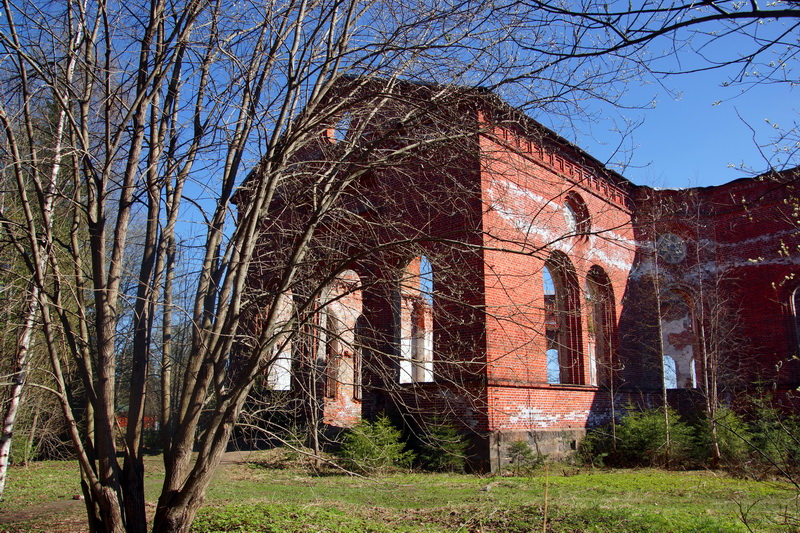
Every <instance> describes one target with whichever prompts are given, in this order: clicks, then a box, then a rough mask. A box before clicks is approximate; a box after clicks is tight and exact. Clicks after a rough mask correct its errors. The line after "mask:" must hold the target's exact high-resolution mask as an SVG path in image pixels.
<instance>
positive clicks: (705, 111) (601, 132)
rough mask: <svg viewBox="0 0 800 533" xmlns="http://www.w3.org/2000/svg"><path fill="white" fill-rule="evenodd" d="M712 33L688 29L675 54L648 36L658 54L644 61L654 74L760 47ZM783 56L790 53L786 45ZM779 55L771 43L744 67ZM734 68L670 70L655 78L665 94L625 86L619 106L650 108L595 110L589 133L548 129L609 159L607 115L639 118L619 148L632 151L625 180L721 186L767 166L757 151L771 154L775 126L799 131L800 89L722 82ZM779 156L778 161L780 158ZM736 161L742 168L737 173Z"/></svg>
mask: <svg viewBox="0 0 800 533" xmlns="http://www.w3.org/2000/svg"><path fill="white" fill-rule="evenodd" d="M721 27H722V26H719V27H718V28H717V29H720V28H721ZM697 29H698V30H700V29H702V30H703V31H709V32H710V30H713V29H714V28H712V27H710V26H707V25H704V26H702V27H698V28H697ZM785 30H786V24H784V23H782V22H776V21H767V22H766V23H765V24H763V25H758V28H757V30H753V29H751V30H749V31H758V32H760V33H759V36H760V37H770V35H775V34H776V32H777V34H780V33H781V32H783V31H785ZM714 33H715V32H710V33H709V34H705V35H698V34H694V37H697V39H695V41H694V42H693V43H692V45H691V46H684V47H681V48H679V49H678V51H677V52H674V51H673V50H672V49H670V48H669V45H670V43H671V41H669V40H666V41H662V42H655V41H654V42H653V43H651V49H650V50H651V52H653V55H654V57H657V56H659V55H661V57H660V59H657V60H656V61H653V62H652V63H651V65H650V66H651V67H654V68H658V69H660V70H661V71H662V72H679V71H686V70H690V69H697V68H703V67H708V66H709V64H710V63H709V61H718V62H720V61H725V60H730V59H732V58H738V57H742V56H745V55H746V54H747V53H748V52H752V51H753V50H754V49H757V48H758V44H763V41H762V42H760V43H758V44H756V41H754V39H753V38H752V37H751V36H748V35H746V34H745V33H743V32H733V33H731V34H728V35H726V36H725V37H724V38H717V37H714V36H711V37H709V35H713V34H714ZM790 37H791V36H790ZM683 38H686V35H683ZM790 40H791V39H790ZM784 42H785V41H784ZM703 43H705V44H703ZM698 51H699V53H698ZM701 54H702V55H701ZM789 55H790V56H791V55H792V49H791V47H789ZM781 57H783V58H786V57H787V47H786V46H785V45H784V46H773V47H772V48H770V49H768V50H766V51H763V52H762V53H760V54H759V55H758V56H757V63H758V64H757V65H756V64H754V65H751V72H753V71H758V72H759V73H761V75H763V73H765V72H768V71H769V64H770V63H771V62H774V61H776V60H777V59H779V58H781ZM785 65H786V67H785V68H786V71H785V72H786V73H787V74H788V76H789V78H794V79H795V80H797V79H798V73H797V71H796V70H797V68H798V67H797V58H796V57H793V56H792V57H790V58H788V59H787V60H786V63H785ZM792 68H794V69H795V71H794V72H793V71H792V70H791V69H792ZM759 69H760V71H759ZM740 73H741V66H729V67H726V68H724V69H716V70H706V71H703V72H696V73H690V74H673V75H670V76H667V77H665V78H663V79H661V80H660V81H661V83H663V84H664V85H665V86H666V87H667V88H668V89H669V91H668V90H667V89H665V88H663V87H661V86H660V85H659V83H656V82H655V80H653V82H651V83H648V84H645V83H640V84H636V83H628V84H627V85H626V86H625V90H626V94H625V96H624V98H623V101H622V103H624V104H627V105H631V106H643V105H644V106H646V104H647V103H648V102H651V101H655V106H654V107H652V108H651V109H640V110H632V111H628V110H621V109H608V108H607V107H606V108H604V109H603V112H602V115H603V117H605V120H603V119H601V120H600V122H598V123H596V124H593V125H592V126H591V132H589V133H587V132H583V133H574V132H573V133H571V132H570V131H564V130H563V129H561V128H559V127H558V125H556V124H553V125H552V127H553V128H554V129H555V131H557V132H558V133H560V134H562V135H563V136H564V137H566V138H568V139H570V140H573V141H575V142H576V143H577V144H578V145H579V146H580V147H581V148H583V149H584V150H586V151H587V152H589V153H590V154H592V155H593V156H595V157H596V158H597V159H599V160H601V161H608V160H609V159H611V161H613V160H614V158H613V157H612V152H613V151H614V148H615V147H616V146H617V144H618V142H619V136H615V134H613V133H611V132H610V131H609V130H610V126H611V122H610V120H611V117H613V116H614V115H615V114H622V115H626V116H627V117H629V118H632V119H643V123H642V125H641V126H640V127H638V128H637V129H636V130H635V131H634V132H633V135H632V138H631V142H630V143H628V146H627V147H628V148H629V149H632V151H631V154H632V156H631V158H630V163H631V164H630V166H629V167H627V168H626V169H624V170H623V171H622V173H623V175H625V177H627V178H628V179H630V180H631V181H633V182H634V183H637V184H641V185H650V186H654V187H669V188H682V187H695V186H707V185H718V184H721V183H725V182H728V181H731V180H734V179H737V178H741V177H744V176H749V175H752V173H753V172H762V171H765V170H767V169H768V168H769V162H768V161H767V160H766V159H765V156H766V157H773V155H774V145H775V139H776V137H777V136H778V135H779V133H780V131H781V129H782V130H784V131H786V130H792V129H794V130H795V132H796V133H797V132H798V131H800V114H799V113H800V98H799V96H800V87H795V88H792V87H791V85H790V84H789V83H785V82H784V83H769V82H764V81H763V80H762V82H761V83H752V80H755V79H757V77H754V76H748V77H745V78H743V79H744V81H745V83H731V84H730V85H728V86H725V85H724V84H725V82H727V81H730V80H732V79H734V78H736V76H737V74H740ZM670 91H671V92H672V94H670ZM595 105H601V104H595ZM767 120H769V121H770V122H769V123H768V122H766V121H767ZM603 122H606V124H603ZM772 124H777V125H778V126H779V128H774V127H773V125H772ZM585 129H588V128H585ZM794 140H795V142H797V141H798V140H800V135H797V134H796V135H795V137H794ZM797 148H800V146H798V147H797ZM762 151H763V155H762V153H761V152H762ZM799 151H800V150H799ZM783 159H784V161H786V158H785V157H784V158H783ZM773 164H775V162H774V158H773ZM797 165H800V161H798V160H797V159H795V160H794V161H793V162H792V163H791V164H790V165H789V166H797ZM742 166H743V167H744V168H745V169H746V170H742V168H741V167H742ZM776 166H777V165H776ZM612 168H613V167H612ZM615 170H618V169H617V168H615ZM747 170H749V172H748V171H747Z"/></svg>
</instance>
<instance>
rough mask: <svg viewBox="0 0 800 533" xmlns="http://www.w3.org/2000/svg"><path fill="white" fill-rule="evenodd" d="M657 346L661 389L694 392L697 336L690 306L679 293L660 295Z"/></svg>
mask: <svg viewBox="0 0 800 533" xmlns="http://www.w3.org/2000/svg"><path fill="white" fill-rule="evenodd" d="M661 344H662V347H663V350H664V353H663V354H662V355H663V356H664V384H665V386H666V387H667V388H672V389H692V388H696V387H697V365H696V361H695V346H696V345H697V336H696V333H695V329H694V319H693V316H692V306H691V304H690V301H689V298H688V296H687V295H686V294H685V293H684V292H683V291H679V290H669V291H667V292H665V293H664V294H662V295H661ZM672 374H674V379H673V377H672Z"/></svg>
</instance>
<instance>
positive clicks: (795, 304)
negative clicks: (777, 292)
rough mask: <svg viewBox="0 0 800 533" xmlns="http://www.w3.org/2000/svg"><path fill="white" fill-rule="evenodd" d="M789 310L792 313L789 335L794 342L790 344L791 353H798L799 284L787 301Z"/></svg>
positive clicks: (799, 336) (799, 337)
mask: <svg viewBox="0 0 800 533" xmlns="http://www.w3.org/2000/svg"><path fill="white" fill-rule="evenodd" d="M789 310H790V311H791V314H792V329H793V331H792V332H791V334H790V336H789V337H790V338H791V339H792V342H793V344H794V345H793V346H792V349H791V353H794V354H798V353H800V286H797V287H796V288H795V289H794V291H792V297H791V300H790V302H789Z"/></svg>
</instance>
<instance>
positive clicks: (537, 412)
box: [500, 405, 587, 429]
mask: <svg viewBox="0 0 800 533" xmlns="http://www.w3.org/2000/svg"><path fill="white" fill-rule="evenodd" d="M586 416H587V413H586V412H585V411H573V412H571V413H550V412H547V411H545V410H543V409H537V408H536V407H531V406H528V405H519V406H518V407H517V413H516V414H515V415H511V416H509V417H508V422H509V424H508V425H503V426H502V427H501V428H500V429H513V428H517V427H520V426H524V427H527V428H530V429H533V428H538V429H546V428H550V427H560V426H559V423H562V422H581V423H583V422H584V421H585V420H586Z"/></svg>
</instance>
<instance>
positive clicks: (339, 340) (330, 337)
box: [320, 270, 362, 399]
mask: <svg viewBox="0 0 800 533" xmlns="http://www.w3.org/2000/svg"><path fill="white" fill-rule="evenodd" d="M321 304H322V307H323V309H322V314H321V316H320V326H321V328H322V331H321V333H320V337H321V339H322V341H323V342H324V358H325V359H324V377H325V382H324V390H325V396H326V397H327V398H338V397H339V396H340V395H341V396H342V397H352V398H355V399H359V398H360V394H361V391H360V387H361V383H360V381H361V357H360V356H359V355H360V353H359V347H358V346H357V343H356V328H357V325H358V322H359V319H360V318H361V307H362V302H361V289H360V278H359V276H358V274H356V273H355V272H354V271H352V270H346V271H344V272H342V273H341V274H339V275H338V276H337V277H336V279H335V280H334V281H333V282H331V284H330V285H329V286H328V287H326V289H325V291H324V292H323V296H322V301H321Z"/></svg>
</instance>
